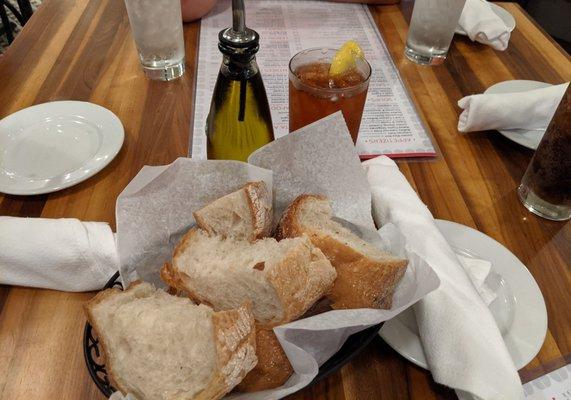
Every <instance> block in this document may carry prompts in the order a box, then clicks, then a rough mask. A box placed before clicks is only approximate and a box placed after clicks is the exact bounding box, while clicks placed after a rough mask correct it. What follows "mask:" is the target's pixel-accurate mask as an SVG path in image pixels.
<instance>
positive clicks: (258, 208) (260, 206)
mask: <svg viewBox="0 0 571 400" xmlns="http://www.w3.org/2000/svg"><path fill="white" fill-rule="evenodd" d="M243 189H244V192H245V193H246V198H247V199H248V205H249V207H250V212H251V213H252V221H254V239H261V238H264V237H268V236H270V233H271V230H272V198H271V194H270V193H269V191H268V188H267V187H266V184H265V183H264V182H262V181H258V182H248V183H246V185H244V187H243Z"/></svg>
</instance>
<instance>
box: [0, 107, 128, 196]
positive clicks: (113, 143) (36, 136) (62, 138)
mask: <svg viewBox="0 0 571 400" xmlns="http://www.w3.org/2000/svg"><path fill="white" fill-rule="evenodd" d="M124 136H125V132H124V130H123V125H122V124H121V121H120V120H119V118H118V117H117V116H116V115H115V114H113V113H112V112H111V111H109V110H107V109H106V108H103V107H101V106H98V105H96V104H92V103H87V102H83V101H55V102H51V103H44V104H38V105H35V106H32V107H28V108H25V109H23V110H20V111H18V112H16V113H14V114H12V115H9V116H7V117H6V118H4V119H2V120H1V121H0V192H2V193H7V194H16V195H33V194H42V193H51V192H55V191H58V190H61V189H64V188H67V187H70V186H73V185H75V184H77V183H79V182H82V181H84V180H86V179H87V178H90V177H91V176H93V175H95V174H96V173H97V172H99V171H101V170H102V169H103V168H104V167H105V166H106V165H107V164H109V163H110V162H111V160H113V158H115V156H116V155H117V153H118V152H119V150H120V149H121V146H122V145H123V139H124Z"/></svg>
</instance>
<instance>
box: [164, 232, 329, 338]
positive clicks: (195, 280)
mask: <svg viewBox="0 0 571 400" xmlns="http://www.w3.org/2000/svg"><path fill="white" fill-rule="evenodd" d="M335 276H336V273H335V269H334V268H333V267H332V266H331V263H330V262H329V261H328V260H327V258H326V257H325V256H324V255H323V253H322V252H321V250H319V249H318V248H316V247H315V246H313V245H312V244H311V242H310V241H309V239H308V238H306V237H300V238H295V239H289V240H282V241H281V242H277V241H276V240H275V239H273V238H265V239H260V240H258V241H256V242H252V243H251V242H247V241H244V240H236V239H232V238H222V237H221V236H209V235H208V234H206V233H205V232H204V231H202V230H200V229H196V228H193V229H191V230H190V231H189V232H188V233H187V234H186V235H185V236H184V237H183V238H182V239H181V241H180V242H179V243H178V245H177V246H176V248H175V250H174V255H173V260H172V264H165V266H164V267H163V269H162V271H161V277H162V278H163V281H165V283H167V284H168V285H170V286H172V287H174V288H176V289H179V290H184V291H186V292H187V293H188V294H189V295H190V297H191V298H192V299H194V300H196V301H197V302H199V303H206V304H208V305H211V306H212V307H213V308H214V309H215V310H228V309H232V308H236V307H237V306H238V305H240V304H242V303H243V302H245V301H248V300H249V301H251V302H252V312H253V314H254V318H255V320H256V322H258V323H259V324H260V325H262V326H263V327H266V328H269V327H273V326H276V325H280V324H282V323H286V322H290V321H293V320H294V319H296V318H298V317H300V316H301V315H303V313H304V312H305V311H306V310H307V309H308V308H309V307H311V305H313V303H314V302H315V301H316V300H318V299H319V298H320V297H322V296H323V295H324V294H325V293H326V292H327V291H328V290H329V289H331V287H332V285H333V281H334V280H335Z"/></svg>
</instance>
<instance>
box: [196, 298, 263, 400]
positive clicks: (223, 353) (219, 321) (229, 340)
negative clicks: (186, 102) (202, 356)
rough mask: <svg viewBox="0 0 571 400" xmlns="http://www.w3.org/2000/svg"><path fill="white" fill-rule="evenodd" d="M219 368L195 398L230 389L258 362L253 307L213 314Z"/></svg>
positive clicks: (202, 399)
mask: <svg viewBox="0 0 571 400" xmlns="http://www.w3.org/2000/svg"><path fill="white" fill-rule="evenodd" d="M212 324H213V329H214V332H213V334H214V343H215V345H216V356H217V369H216V373H215V375H214V376H213V377H212V380H211V381H210V383H209V384H208V385H207V386H206V388H205V389H204V390H203V391H202V392H200V393H198V394H197V395H196V396H195V397H194V400H214V399H220V398H222V397H224V395H225V394H226V393H228V392H230V391H231V390H232V389H233V388H234V387H235V386H236V385H237V384H238V383H239V382H240V381H242V379H244V377H245V376H246V374H247V373H248V372H250V371H251V370H252V369H253V368H254V367H255V365H256V364H257V362H258V359H257V357H256V331H255V329H254V317H253V316H252V312H251V306H250V305H249V304H245V305H243V306H242V307H240V308H238V309H235V310H229V311H220V312H215V313H214V314H213V315H212Z"/></svg>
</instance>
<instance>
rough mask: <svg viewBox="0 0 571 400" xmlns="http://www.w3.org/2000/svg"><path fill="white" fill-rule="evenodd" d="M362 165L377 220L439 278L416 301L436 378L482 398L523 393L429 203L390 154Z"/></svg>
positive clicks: (507, 399)
mask: <svg viewBox="0 0 571 400" xmlns="http://www.w3.org/2000/svg"><path fill="white" fill-rule="evenodd" d="M363 167H364V168H365V171H366V173H367V178H368V180H369V183H370V185H371V191H372V203H373V216H374V218H375V221H376V222H377V224H385V223H389V222H390V223H393V224H395V225H396V226H397V227H398V228H399V229H400V230H401V231H402V233H403V234H404V235H405V236H406V237H407V240H408V245H409V246H410V247H411V250H412V251H414V252H416V253H417V254H418V255H420V256H421V257H423V258H425V259H426V261H427V262H428V263H429V264H430V266H431V267H432V268H433V269H434V270H435V272H436V273H437V274H438V277H439V278H440V280H441V285H440V287H439V288H438V289H436V290H435V291H434V292H432V293H429V294H428V295H427V296H425V297H424V298H423V299H421V300H420V301H419V302H418V303H417V304H416V305H415V306H414V312H415V315H416V319H417V322H418V327H419V332H420V339H421V342H422V345H423V348H424V352H425V355H426V359H427V362H428V365H429V367H430V371H431V372H432V376H433V377H434V380H435V381H436V382H438V383H440V384H443V385H446V386H449V387H452V388H454V389H456V390H457V392H458V391H464V392H469V393H471V394H472V395H475V396H476V397H477V398H479V399H483V400H513V399H519V398H521V397H522V396H523V392H522V387H521V381H520V379H519V376H518V374H517V371H516V368H515V366H514V364H513V361H512V359H511V357H510V355H509V353H508V351H507V349H506V346H505V343H504V341H503V339H502V335H501V333H500V331H499V329H498V327H497V326H496V323H495V321H494V318H493V316H492V314H491V313H490V311H489V310H488V307H487V306H486V305H485V304H484V302H483V301H482V299H481V298H480V296H479V295H478V292H477V291H476V289H475V288H474V285H473V284H472V283H471V282H470V279H469V278H468V276H467V274H466V272H465V271H464V269H463V268H462V266H461V265H460V262H459V260H458V258H457V257H456V255H455V254H454V252H453V251H452V249H451V248H450V246H449V245H448V243H447V242H446V240H445V239H444V237H443V236H442V234H441V233H440V231H439V230H438V228H437V227H436V225H435V224H434V219H433V218H432V214H431V213H430V211H429V210H428V208H427V207H426V206H425V205H424V204H423V203H422V201H421V200H420V199H419V198H418V196H417V195H416V193H415V192H414V190H413V189H412V187H411V186H410V185H409V184H408V182H407V180H406V179H405V177H404V176H403V175H402V174H401V173H400V171H399V169H398V167H397V165H396V164H395V163H394V162H393V161H392V160H390V159H389V158H387V157H377V158H374V159H372V160H369V161H366V162H365V163H363Z"/></svg>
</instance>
